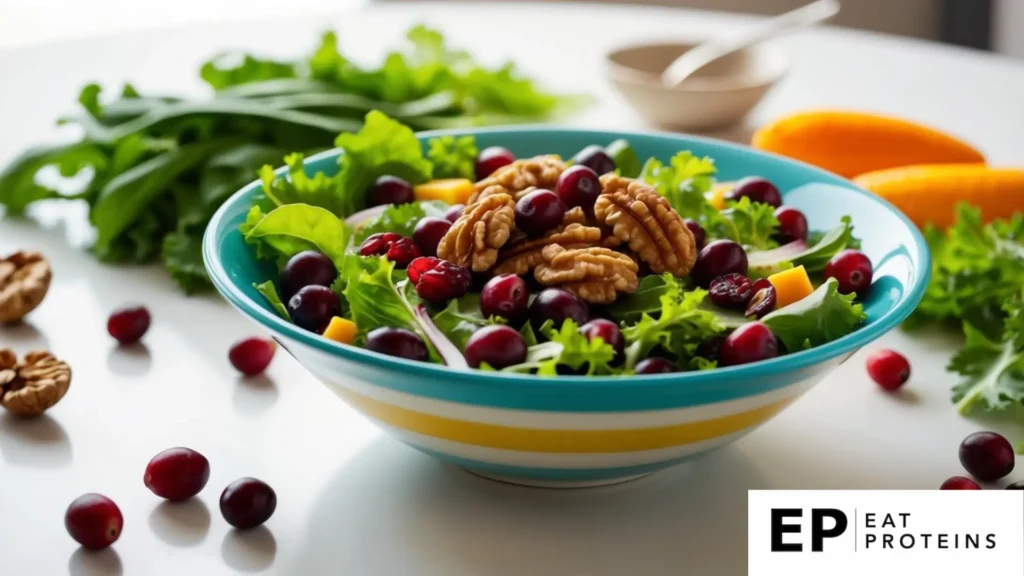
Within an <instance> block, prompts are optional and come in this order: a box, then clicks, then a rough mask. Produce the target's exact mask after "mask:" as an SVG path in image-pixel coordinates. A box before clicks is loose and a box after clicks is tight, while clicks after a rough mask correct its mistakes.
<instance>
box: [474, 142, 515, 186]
mask: <svg viewBox="0 0 1024 576" xmlns="http://www.w3.org/2000/svg"><path fill="white" fill-rule="evenodd" d="M515 161H516V156H515V154H513V153H512V152H510V151H509V150H508V149H507V148H502V147H501V146H491V147H489V148H484V149H483V150H481V151H480V155H478V156H477V157H476V179H477V180H483V179H484V178H487V177H488V176H490V175H491V174H493V173H494V171H495V170H497V169H498V168H501V167H502V166H508V165H509V164H511V163H513V162H515Z"/></svg>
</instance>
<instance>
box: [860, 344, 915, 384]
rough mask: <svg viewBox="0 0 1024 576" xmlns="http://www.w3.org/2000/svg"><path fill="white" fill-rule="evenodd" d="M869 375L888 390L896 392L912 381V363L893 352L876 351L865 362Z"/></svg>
mask: <svg viewBox="0 0 1024 576" xmlns="http://www.w3.org/2000/svg"><path fill="white" fill-rule="evenodd" d="M865 365H866V366H867V369H868V375H869V376H871V379H872V380H874V381H875V383H876V384H878V385H879V386H881V387H882V388H884V389H886V390H896V389H897V388H899V387H900V386H903V384H905V383H906V381H907V380H909V379H910V362H908V361H907V359H906V358H905V357H904V356H903V355H902V354H900V353H899V352H894V351H892V350H875V351H874V352H872V353H871V355H870V356H868V358H867V360H866V361H865Z"/></svg>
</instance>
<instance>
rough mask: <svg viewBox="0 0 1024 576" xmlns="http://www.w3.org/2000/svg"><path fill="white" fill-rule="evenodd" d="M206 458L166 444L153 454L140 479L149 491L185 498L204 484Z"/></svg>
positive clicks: (207, 466)
mask: <svg viewBox="0 0 1024 576" xmlns="http://www.w3.org/2000/svg"><path fill="white" fill-rule="evenodd" d="M209 479H210V461H209V460H207V459H206V457H205V456H203V455H202V454H200V453H199V452H196V451H195V450H190V449H188V448H169V449H167V450H164V451H163V452H161V453H159V454H157V455H156V456H153V459H152V460H150V461H149V464H148V465H147V466H146V474H145V476H143V477H142V482H143V483H144V484H145V485H146V488H149V489H150V491H151V492H153V494H156V495H157V496H159V497H161V498H166V499H167V500H170V501H172V502H178V501H179V500H187V499H189V498H191V497H193V496H195V495H196V494H199V492H200V490H202V489H203V487H204V486H206V481H207V480H209Z"/></svg>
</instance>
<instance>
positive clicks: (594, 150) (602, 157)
mask: <svg viewBox="0 0 1024 576" xmlns="http://www.w3.org/2000/svg"><path fill="white" fill-rule="evenodd" d="M572 160H573V163H574V164H579V165H582V166H586V167H587V168H590V169H591V170H593V171H594V172H597V173H598V174H607V173H609V172H614V171H615V161H614V160H612V157H611V156H609V155H608V153H607V152H605V151H604V148H601V147H600V146H597V145H591V146H587V147H586V148H584V149H583V150H580V151H579V152H577V153H576V155H575V156H573V157H572Z"/></svg>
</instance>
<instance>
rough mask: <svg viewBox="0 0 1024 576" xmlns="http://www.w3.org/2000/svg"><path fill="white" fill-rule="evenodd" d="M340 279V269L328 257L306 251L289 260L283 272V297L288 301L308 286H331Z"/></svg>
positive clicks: (313, 251) (281, 278) (281, 282)
mask: <svg viewBox="0 0 1024 576" xmlns="http://www.w3.org/2000/svg"><path fill="white" fill-rule="evenodd" d="M337 277H338V269H337V268H335V267H334V262H331V259H330V258H328V257H327V256H325V255H323V254H321V253H319V252H317V251H315V250H304V251H302V252H299V253H298V254H296V255H295V256H292V257H291V258H289V259H288V262H287V263H285V265H284V268H283V269H282V270H281V276H280V286H281V297H282V298H284V299H285V300H288V299H289V298H291V297H292V296H294V295H295V293H296V292H298V291H299V290H301V289H302V288H305V287H306V286H313V285H317V286H330V285H331V284H332V283H334V280H335V279H337Z"/></svg>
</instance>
